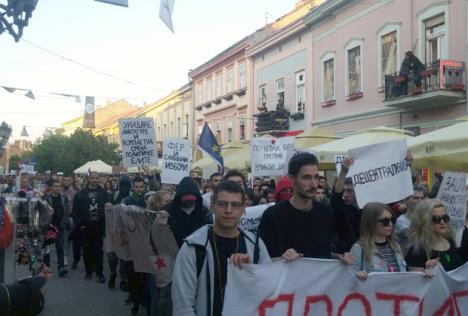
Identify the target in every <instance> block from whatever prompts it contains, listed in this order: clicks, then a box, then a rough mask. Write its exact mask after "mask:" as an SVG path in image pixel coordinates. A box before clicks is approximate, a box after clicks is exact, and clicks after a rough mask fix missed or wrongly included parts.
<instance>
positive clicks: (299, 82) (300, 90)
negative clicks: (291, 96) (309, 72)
mask: <svg viewBox="0 0 468 316" xmlns="http://www.w3.org/2000/svg"><path fill="white" fill-rule="evenodd" d="M296 106H297V112H304V110H305V72H304V70H302V71H300V72H297V73H296Z"/></svg>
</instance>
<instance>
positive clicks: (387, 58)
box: [380, 32, 398, 82]
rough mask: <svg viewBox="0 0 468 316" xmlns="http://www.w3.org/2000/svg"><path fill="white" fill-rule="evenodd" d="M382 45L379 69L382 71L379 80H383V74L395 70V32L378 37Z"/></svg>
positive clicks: (396, 65)
mask: <svg viewBox="0 0 468 316" xmlns="http://www.w3.org/2000/svg"><path fill="white" fill-rule="evenodd" d="M380 40H381V45H382V64H381V65H380V67H381V68H380V69H381V72H382V75H381V78H380V79H381V80H382V81H381V82H385V75H389V74H392V73H395V72H396V71H397V67H398V64H397V33H396V32H392V33H389V34H387V35H384V36H382V37H381V38H380Z"/></svg>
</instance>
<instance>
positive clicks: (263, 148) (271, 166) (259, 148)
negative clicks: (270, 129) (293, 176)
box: [250, 137, 294, 177]
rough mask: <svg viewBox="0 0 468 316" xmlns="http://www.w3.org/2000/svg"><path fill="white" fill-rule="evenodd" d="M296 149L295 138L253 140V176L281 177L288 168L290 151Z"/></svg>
mask: <svg viewBox="0 0 468 316" xmlns="http://www.w3.org/2000/svg"><path fill="white" fill-rule="evenodd" d="M291 148H294V137H283V138H278V139H266V138H253V139H252V143H251V145H250V151H251V158H252V167H251V169H252V176H253V177H260V176H281V175H284V172H285V169H287V168H286V155H287V152H288V149H291Z"/></svg>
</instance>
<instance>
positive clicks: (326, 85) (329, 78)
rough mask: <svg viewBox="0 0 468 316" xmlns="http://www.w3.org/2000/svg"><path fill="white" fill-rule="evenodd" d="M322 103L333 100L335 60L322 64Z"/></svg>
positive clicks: (331, 59)
mask: <svg viewBox="0 0 468 316" xmlns="http://www.w3.org/2000/svg"><path fill="white" fill-rule="evenodd" d="M322 93H323V101H330V100H335V58H330V59H328V60H325V61H324V62H323V92H322Z"/></svg>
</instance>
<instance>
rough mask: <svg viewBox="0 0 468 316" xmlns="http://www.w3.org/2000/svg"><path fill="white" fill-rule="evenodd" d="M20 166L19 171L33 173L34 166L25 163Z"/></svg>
mask: <svg viewBox="0 0 468 316" xmlns="http://www.w3.org/2000/svg"><path fill="white" fill-rule="evenodd" d="M20 168H21V171H20V172H21V173H22V174H23V173H27V174H34V166H33V165H25V164H22V165H20Z"/></svg>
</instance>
